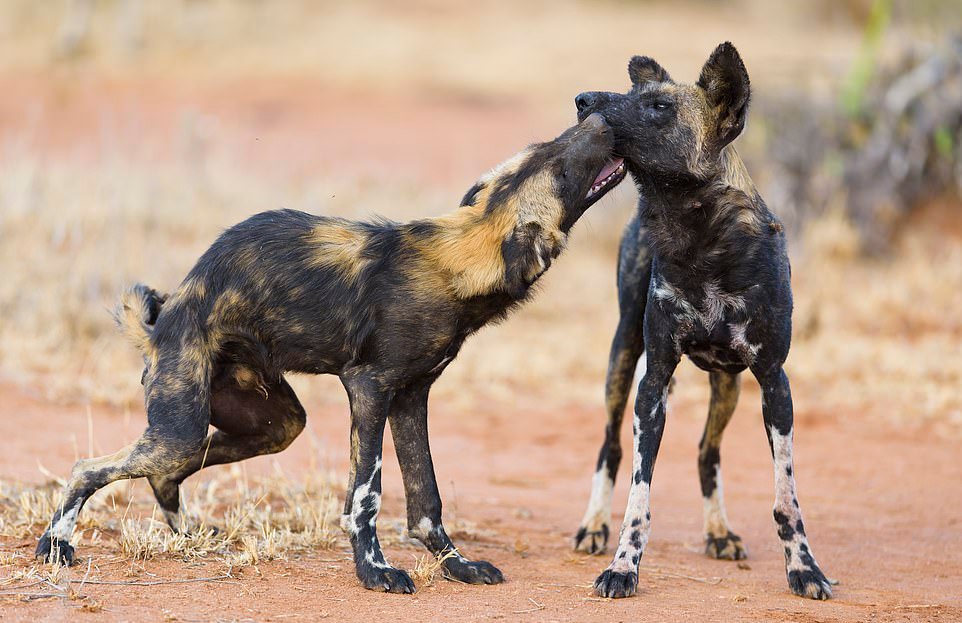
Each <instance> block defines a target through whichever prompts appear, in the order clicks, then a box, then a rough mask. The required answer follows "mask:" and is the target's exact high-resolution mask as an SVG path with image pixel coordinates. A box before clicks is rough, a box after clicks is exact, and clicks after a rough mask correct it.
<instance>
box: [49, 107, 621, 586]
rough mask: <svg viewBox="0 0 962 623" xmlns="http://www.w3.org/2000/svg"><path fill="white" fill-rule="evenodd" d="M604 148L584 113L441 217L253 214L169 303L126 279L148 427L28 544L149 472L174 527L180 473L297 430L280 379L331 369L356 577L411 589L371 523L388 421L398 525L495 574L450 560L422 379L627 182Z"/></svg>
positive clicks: (458, 567)
mask: <svg viewBox="0 0 962 623" xmlns="http://www.w3.org/2000/svg"><path fill="white" fill-rule="evenodd" d="M613 143H614V140H613V136H612V132H611V130H610V128H609V127H608V126H607V125H606V124H605V122H604V120H603V119H602V117H601V116H600V115H592V116H589V117H587V118H586V119H585V120H583V121H582V122H581V123H580V124H579V125H578V126H575V127H573V128H571V129H569V130H568V131H566V132H565V133H564V134H562V135H561V136H560V137H558V138H557V139H555V140H553V141H550V142H546V143H541V144H537V145H533V146H531V147H529V148H528V149H526V150H524V151H523V152H521V153H520V154H518V155H517V156H515V157H514V158H512V159H511V160H509V161H507V162H505V163H504V164H502V165H500V166H499V167H497V168H495V169H494V170H493V171H491V172H490V173H488V174H487V175H485V176H484V177H482V178H481V179H480V180H479V181H478V183H477V184H475V185H474V186H473V187H472V188H471V190H469V191H468V194H467V195H466V196H465V198H464V200H463V202H462V205H461V207H460V208H459V209H458V210H457V211H455V212H453V213H451V214H449V215H446V216H441V217H438V218H432V219H425V220H418V221H413V222H410V223H403V224H402V223H394V222H389V221H385V220H381V221H374V222H354V221H348V220H343V219H337V218H325V217H320V216H313V215H310V214H305V213H303V212H296V211H292V210H280V211H274V212H265V213H263V214H258V215H256V216H253V217H251V218H249V219H247V220H246V221H244V222H242V223H240V224H238V225H236V226H234V227H231V228H230V229H228V230H227V231H226V232H224V233H223V234H222V235H221V236H220V238H219V239H218V240H217V241H216V242H215V243H214V244H213V246H211V247H210V249H208V250H207V252H206V253H204V255H203V256H202V257H201V258H200V260H199V261H198V262H197V264H196V266H195V267H194V268H193V270H191V271H190V273H189V274H188V275H187V277H186V279H185V280H184V282H183V283H182V284H181V286H180V287H179V288H178V289H177V291H176V292H174V293H173V294H171V295H170V296H169V297H166V298H165V297H163V296H162V295H160V294H158V293H157V292H155V291H153V290H151V289H149V288H147V287H145V286H137V287H135V288H134V289H132V290H131V291H130V292H128V293H127V295H125V297H124V300H123V302H122V305H121V308H120V310H119V311H118V321H119V323H120V324H121V326H122V327H124V329H125V331H126V332H127V333H128V335H129V336H130V337H131V339H132V340H133V341H134V342H135V343H136V344H137V346H138V347H139V348H140V349H141V350H142V351H143V353H144V360H145V364H146V366H145V372H144V393H145V401H146V408H147V421H148V427H147V430H146V431H145V432H144V434H143V436H142V437H141V438H140V439H139V440H137V441H136V442H134V443H133V444H132V445H130V446H128V447H127V448H124V449H123V450H121V451H119V452H117V453H116V454H113V455H111V456H107V457H102V458H98V459H91V460H85V461H80V462H78V463H77V465H76V466H75V467H74V470H73V474H72V477H71V479H70V481H69V483H68V485H67V487H66V491H65V493H64V500H63V503H62V506H61V508H60V509H59V510H58V511H57V512H56V514H55V515H54V517H53V519H52V520H51V523H50V527H49V528H48V530H47V531H46V532H45V533H44V535H43V536H42V538H41V539H40V543H39V545H38V547H37V554H38V556H43V557H45V558H50V559H54V560H61V561H64V562H68V563H69V562H71V561H72V560H73V557H74V552H73V548H72V546H71V545H70V544H69V538H70V536H71V534H72V531H73V528H74V525H75V522H76V519H77V514H78V513H79V512H80V510H81V508H82V506H83V504H84V502H85V501H86V500H87V499H88V498H89V497H90V495H92V494H93V493H94V492H95V491H96V490H97V489H99V488H101V487H103V486H104V485H106V484H108V483H110V482H113V481H115V480H119V479H123V478H138V477H146V478H147V479H148V480H149V482H150V485H151V487H152V488H153V490H154V493H155V495H156V497H157V501H158V503H159V505H160V507H161V509H163V511H164V513H165V515H166V517H167V520H168V522H169V523H170V525H171V527H172V528H173V529H175V530H184V529H187V528H188V526H187V525H186V520H185V514H184V513H183V511H182V508H181V504H180V495H179V490H180V485H181V483H182V482H183V481H184V479H185V478H187V477H188V476H190V475H191V474H193V473H195V472H196V471H198V470H200V469H201V468H203V467H205V466H208V465H217V464H222V463H229V462H233V461H239V460H242V459H246V458H249V457H252V456H256V455H260V454H267V453H272V452H278V451H280V450H282V449H284V448H285V447H287V446H288V445H289V444H290V443H291V442H292V441H293V440H294V438H295V437H297V435H298V434H299V433H300V432H301V430H303V428H304V424H305V419H306V414H305V412H304V409H303V408H302V407H301V404H300V403H299V402H298V399H297V396H295V395H294V392H293V391H292V390H291V387H290V386H289V385H288V384H287V382H286V381H285V380H284V374H285V373H288V372H297V373H308V374H336V375H337V376H338V377H340V379H341V382H342V383H343V385H344V388H345V389H346V390H347V394H348V396H349V399H350V408H351V470H350V476H349V484H348V490H347V495H346V499H345V505H344V515H343V517H342V525H343V527H344V528H345V530H346V531H347V533H348V534H349V535H350V539H351V545H352V546H353V549H354V559H355V565H356V571H357V575H358V577H359V578H360V580H361V582H362V584H363V585H364V586H366V587H367V588H371V589H375V590H384V591H391V592H404V593H410V592H413V591H414V584H413V583H412V581H411V578H410V577H409V576H408V575H407V574H406V573H405V572H404V571H402V570H400V569H396V568H394V567H392V566H390V565H389V564H388V563H387V561H386V560H385V558H384V555H383V554H382V552H381V548H380V545H379V543H378V539H377V533H376V519H377V515H378V511H379V509H380V503H381V502H380V500H381V446H382V439H383V435H384V427H385V424H386V422H388V421H390V422H391V432H392V434H393V435H394V441H395V447H396V448H397V456H398V461H399V463H400V466H401V471H402V476H403V480H404V488H405V493H406V498H407V516H408V529H409V531H410V534H411V535H412V536H413V537H416V538H417V539H419V540H421V541H422V542H423V543H424V544H425V545H426V546H427V548H428V549H429V550H430V551H431V552H433V553H434V554H441V553H444V552H451V553H452V555H450V556H448V557H446V558H444V563H443V564H444V573H445V574H446V575H447V576H448V577H450V578H453V579H456V580H459V581H462V582H469V583H489V584H491V583H497V582H501V581H503V578H502V575H501V572H500V571H499V570H498V569H496V568H495V567H494V566H493V565H491V564H489V563H487V562H481V561H475V562H472V561H469V560H468V559H467V558H465V557H464V556H463V555H461V553H460V552H458V551H457V550H456V549H455V546H454V545H453V544H452V542H451V540H450V539H449V538H448V535H447V534H446V533H445V530H444V527H443V525H442V523H441V499H440V496H439V494H438V486H437V483H436V480H435V476H434V468H433V465H432V462H431V453H430V448H429V445H428V429H427V400H428V391H429V390H430V388H431V385H432V383H434V381H435V380H436V379H437V378H438V376H439V375H440V374H441V373H442V371H443V370H444V368H445V366H447V365H448V364H449V363H450V362H451V360H452V359H454V357H455V356H457V354H458V351H459V350H460V348H461V346H462V344H463V342H464V340H465V339H466V338H467V337H468V336H469V335H471V334H472V333H474V332H475V331H477V330H478V329H480V328H481V327H482V326H483V325H485V324H487V323H489V322H492V321H497V320H499V319H501V318H503V317H504V316H505V315H506V314H507V313H508V312H509V311H510V310H511V309H512V308H514V307H516V306H517V305H519V304H520V303H521V302H523V301H524V300H525V298H527V297H528V295H529V294H530V292H531V287H532V285H533V284H534V283H535V281H537V280H538V278H539V277H540V276H541V275H542V274H543V273H544V272H545V270H547V269H548V267H549V266H550V264H551V262H552V259H553V258H555V257H557V256H558V254H559V253H561V251H562V250H563V249H564V246H565V243H566V241H567V238H568V232H569V230H570V229H571V227H572V226H573V225H574V223H575V222H576V221H577V220H578V218H579V217H580V216H581V215H582V214H583V213H584V211H585V210H586V209H587V208H588V207H589V206H591V205H592V204H593V203H594V202H595V201H597V200H598V199H599V198H600V197H601V196H603V195H604V194H605V192H607V191H608V190H609V189H610V188H612V187H614V186H615V185H617V183H618V182H620V181H621V179H622V178H623V177H624V175H625V169H624V165H623V163H621V162H620V161H616V160H613V159H612V156H611V153H612V147H613ZM209 426H213V427H214V429H215V430H214V432H213V433H211V434H210V435H208V428H209Z"/></svg>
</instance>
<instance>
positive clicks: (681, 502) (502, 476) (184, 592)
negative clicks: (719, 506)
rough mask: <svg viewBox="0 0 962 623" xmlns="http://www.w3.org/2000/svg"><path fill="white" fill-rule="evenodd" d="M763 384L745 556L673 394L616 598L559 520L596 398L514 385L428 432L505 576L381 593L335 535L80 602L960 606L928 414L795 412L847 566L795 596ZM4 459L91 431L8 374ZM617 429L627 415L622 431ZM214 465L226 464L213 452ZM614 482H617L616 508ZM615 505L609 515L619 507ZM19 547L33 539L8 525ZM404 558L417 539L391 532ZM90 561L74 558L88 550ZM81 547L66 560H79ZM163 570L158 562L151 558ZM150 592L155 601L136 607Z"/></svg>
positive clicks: (956, 515) (528, 611)
mask: <svg viewBox="0 0 962 623" xmlns="http://www.w3.org/2000/svg"><path fill="white" fill-rule="evenodd" d="M758 399H759V396H758V393H757V389H756V388H754V387H752V388H746V391H745V392H744V396H743V399H742V404H741V406H740V407H739V411H738V413H737V414H736V416H735V418H734V421H733V422H732V425H731V427H730V429H729V432H728V435H727V437H726V440H725V444H724V447H723V456H724V459H723V460H724V465H725V477H726V482H725V485H726V494H727V497H728V507H729V515H730V517H731V520H732V523H733V525H734V527H735V529H736V530H738V531H740V532H741V534H742V536H743V538H744V539H745V542H746V544H747V545H748V547H749V551H750V558H749V561H748V565H742V567H739V566H738V565H737V564H736V563H732V562H722V561H717V560H710V559H708V558H706V557H704V556H703V555H702V554H701V553H700V551H699V549H700V547H699V542H700V526H701V518H700V513H701V510H700V507H701V504H700V496H699V493H698V481H697V474H696V470H695V456H696V455H695V447H696V443H697V439H698V436H699V433H700V426H701V424H702V414H703V412H704V409H705V405H704V404H699V403H697V402H689V403H685V402H681V401H676V402H675V403H674V404H672V408H671V410H670V411H671V413H670V415H669V424H668V427H667V430H666V434H665V440H664V445H663V447H662V452H661V455H660V456H659V462H658V466H657V469H656V473H655V480H654V486H653V509H654V517H655V519H654V528H653V533H652V540H651V545H650V549H649V551H648V553H647V554H646V556H645V559H644V560H643V562H642V572H641V587H640V591H639V594H638V596H636V597H634V598H632V599H627V600H618V601H609V600H601V599H598V598H596V597H594V596H593V595H592V591H591V589H590V584H591V582H592V581H593V579H594V577H595V576H596V575H597V573H598V572H600V571H601V569H603V567H604V566H605V565H606V564H607V560H606V559H605V558H603V557H589V556H584V555H581V554H574V553H572V552H571V551H570V541H569V537H570V535H571V533H572V532H573V531H574V529H575V528H576V527H577V525H578V520H579V519H580V515H581V513H582V510H583V504H584V502H585V500H586V498H587V490H588V481H589V476H590V472H591V468H592V463H593V457H594V454H595V451H596V445H597V441H598V440H599V437H600V432H601V418H602V413H601V411H600V409H599V410H598V411H591V412H580V411H563V410H540V409H538V408H537V407H533V408H532V407H526V408H523V409H521V410H523V411H525V413H517V412H516V411H517V410H518V409H515V408H513V407H512V406H511V405H507V404H490V405H483V406H479V407H478V408H476V409H472V410H470V411H468V412H455V411H453V410H451V409H446V408H445V406H444V405H433V413H432V415H433V418H432V435H433V437H432V445H433V447H434V451H435V461H436V465H437V470H438V474H439V482H440V483H441V487H442V492H443V497H444V499H445V502H446V513H448V514H449V515H450V513H452V512H455V513H456V514H457V516H458V517H460V518H463V519H467V520H471V521H473V522H476V523H477V525H478V528H479V529H480V531H482V534H483V535H484V536H482V537H479V538H475V539H472V540H469V541H462V543H461V546H462V548H463V550H465V551H466V552H467V554H468V555H470V556H473V557H477V558H484V559H488V560H491V561H493V562H495V563H496V564H498V565H499V566H500V568H501V569H502V570H503V571H504V573H505V576H506V578H507V583H505V584H504V585H501V586H487V587H477V586H465V585H460V584H456V583H451V582H446V581H444V580H440V579H439V580H437V581H436V582H435V584H434V585H433V586H430V587H427V588H424V589H422V590H421V591H420V592H419V593H417V594H416V595H414V596H398V595H384V594H375V593H371V592H368V591H365V590H363V589H362V588H360V586H359V585H358V583H357V581H356V580H355V578H354V576H353V571H352V566H351V563H350V560H349V559H350V554H349V551H348V550H347V549H346V547H345V544H346V542H342V543H340V544H339V546H338V547H337V548H336V549H335V550H333V551H318V552H317V553H315V554H311V555H304V556H299V557H297V558H294V559H291V560H287V561H275V562H269V563H261V564H259V565H258V566H257V567H256V570H255V569H251V568H247V569H244V570H243V571H241V572H237V573H236V574H235V575H236V576H237V577H236V579H235V580H232V581H226V582H206V583H196V584H191V585H189V586H190V588H189V590H188V589H185V586H184V585H161V586H150V587H136V586H110V585H95V584H87V585H86V586H85V587H84V588H83V592H84V594H86V595H88V596H89V599H90V600H94V601H95V602H97V603H99V604H101V605H102V606H103V608H104V610H103V611H102V612H100V613H89V614H85V615H81V616H84V618H85V619H90V620H160V619H162V618H164V617H167V620H181V621H198V620H265V621H267V620H274V621H282V620H299V619H300V620H313V619H316V618H320V617H329V618H331V619H332V620H367V619H369V618H372V617H377V618H378V619H379V620H385V619H393V620H405V621H418V620H453V619H454V618H455V617H457V619H458V620H487V619H505V620H528V621H554V620H557V621H562V620H565V621H628V620H632V621H635V620H665V619H666V617H670V618H671V620H679V621H681V620H715V621H723V620H724V621H736V620H737V621H742V620H744V621H866V620H878V621H914V620H923V621H950V620H962V558H960V556H959V554H958V552H959V551H960V550H962V529H960V527H962V506H960V505H959V503H958V500H959V498H960V496H962V463H960V461H959V460H958V448H957V444H955V443H952V442H950V441H947V440H944V439H941V438H939V437H937V436H934V435H933V434H930V433H926V432H924V431H915V432H912V433H907V432H905V431H904V430H899V429H894V428H887V427H874V428H872V429H870V430H869V429H866V428H865V427H864V426H861V425H859V424H858V423H854V422H853V423H851V424H849V423H845V422H844V421H843V422H842V423H841V424H840V425H835V424H831V425H829V424H828V423H827V421H826V418H824V417H822V416H821V415H820V414H818V413H811V412H804V411H803V412H801V413H799V414H798V432H797V473H798V475H799V486H800V494H801V501H802V507H803V509H804V511H805V512H806V525H807V526H809V533H810V536H811V539H812V543H813V547H814V549H815V551H816V553H817V555H818V558H819V561H820V562H821V563H822V566H823V568H824V569H825V570H826V571H827V572H828V574H829V575H830V576H831V577H833V578H837V579H838V580H839V582H840V583H839V585H838V586H837V587H836V590H835V594H836V598H835V599H834V600H832V601H830V602H826V603H816V602H809V601H806V600H803V599H800V598H797V597H794V596H792V595H791V594H790V593H789V592H788V589H787V585H786V582H785V576H784V570H783V563H782V555H781V552H780V550H779V546H778V541H777V538H776V535H775V530H774V527H773V523H772V521H771V511H770V508H771V498H772V476H771V467H770V461H769V455H768V450H767V446H766V442H765V437H764V433H763V429H762V427H761V416H760V409H759V407H758V404H759V401H758ZM0 403H2V404H3V409H2V410H3V414H2V417H0V438H3V439H7V440H10V439H16V440H17V443H16V444H9V443H8V444H5V448H4V453H3V455H2V457H0V473H3V474H5V475H8V476H10V477H13V478H17V479H22V480H26V481H39V480H42V477H41V476H39V474H38V470H37V468H36V465H37V463H38V461H39V462H42V464H43V465H44V467H45V468H47V469H49V470H51V471H52V472H54V473H58V474H63V473H66V472H67V471H68V470H69V467H70V465H71V463H72V461H73V456H74V442H73V441H72V440H76V442H77V443H79V444H80V447H81V448H85V447H86V443H87V439H88V433H87V430H88V418H87V414H86V410H85V409H84V408H64V407H57V406H52V405H50V404H46V403H44V402H41V401H39V400H37V399H34V398H31V397H28V396H26V395H24V394H23V393H21V392H19V391H17V390H13V389H11V388H3V389H2V393H0ZM308 407H309V412H311V418H310V420H309V426H310V427H311V429H312V431H313V434H314V435H315V436H316V438H317V439H318V440H319V441H320V442H321V446H322V447H325V448H328V449H329V457H330V460H331V464H332V465H333V466H335V467H336V468H338V469H340V470H341V471H342V472H343V470H346V460H347V455H346V450H347V443H346V439H347V437H348V418H347V414H346V411H345V410H340V409H328V410H317V409H311V408H310V405H308ZM92 421H93V430H94V439H95V441H96V445H95V449H96V450H97V451H98V452H99V451H101V449H102V450H106V451H109V450H111V449H113V448H115V447H119V446H120V445H121V444H122V443H123V442H124V441H126V440H129V439H130V438H132V437H134V436H136V435H137V434H138V433H139V431H140V429H141V427H142V420H141V419H140V417H139V415H137V414H134V415H133V417H131V416H130V415H129V414H124V413H123V412H121V411H117V410H110V409H106V408H94V409H93V410H92ZM627 434H628V430H627V427H626V430H625V435H626V439H625V442H626V443H627V442H628V440H627ZM309 446H310V444H309V442H308V440H307V436H302V437H301V438H300V439H299V440H298V441H297V442H295V444H294V445H293V446H292V447H291V448H290V449H289V450H288V451H287V452H285V453H284V454H282V455H280V456H278V457H276V458H261V459H256V460H254V461H251V462H250V463H251V465H250V469H252V470H257V469H262V470H266V469H268V468H269V466H270V465H271V464H272V461H274V460H276V461H278V462H279V464H280V465H281V466H282V467H283V469H284V470H285V471H288V472H291V471H296V470H298V469H304V468H306V467H307V464H308V455H309V454H310V452H311V449H310V447H309ZM386 456H387V457H388V459H387V460H386V461H385V475H384V481H385V482H384V489H385V507H384V515H383V516H384V517H395V518H396V517H399V516H403V493H402V492H403V489H402V487H401V483H400V476H399V472H398V468H397V464H396V461H394V459H393V455H392V450H391V448H390V447H388V448H387V449H386ZM214 469H223V468H214ZM625 498H626V485H625V483H624V482H620V483H619V487H618V490H617V491H616V502H615V509H616V513H617V511H618V510H619V509H622V508H623V504H624V501H625ZM617 520H618V517H617V516H616V522H617ZM2 543H3V548H4V549H7V548H10V549H11V550H12V551H24V552H29V551H30V550H31V549H32V548H33V547H34V542H33V541H32V540H26V541H11V540H9V539H6V540H4V541H2ZM80 553H81V555H82V556H91V557H92V566H91V568H92V570H93V571H92V572H91V575H90V578H91V579H96V580H98V581H110V580H122V581H128V580H130V579H131V578H130V577H129V567H130V563H129V562H125V561H123V560H122V559H121V558H120V557H118V556H117V553H118V552H117V549H116V547H115V546H113V545H111V544H110V541H109V539H108V540H107V541H106V544H105V545H103V546H101V547H95V548H88V549H86V550H84V551H82V552H80ZM387 553H388V555H389V557H390V558H391V559H392V560H393V561H395V563H396V564H399V565H401V566H406V567H411V566H412V565H411V556H412V555H413V554H415V553H420V552H415V551H414V550H412V549H410V548H399V547H395V548H388V552H387ZM82 564H83V565H86V561H84V562H83V563H82ZM85 568H86V567H85V566H82V567H77V568H75V569H73V570H72V571H71V573H72V574H73V575H74V576H76V577H81V576H82V575H83V571H84V570H85ZM222 572H223V567H222V565H221V564H217V563H206V564H205V563H182V562H176V561H161V560H158V561H151V562H148V563H147V564H146V565H144V566H143V567H142V568H141V569H140V571H139V573H138V577H137V579H144V580H150V579H163V578H191V577H193V578H201V577H210V576H217V575H219V574H221V573H222ZM154 574H155V575H156V577H155V575H154ZM82 603H83V602H82V601H69V600H59V599H49V600H40V601H35V602H32V603H20V602H13V601H6V602H4V607H3V609H2V610H0V618H2V619H3V620H9V621H27V620H38V619H39V620H60V619H63V618H66V617H68V616H71V615H72V614H73V613H76V612H78V609H79V608H80V607H81V604H82ZM147 612H149V614H146V615H145V613H147Z"/></svg>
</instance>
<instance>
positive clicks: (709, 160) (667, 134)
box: [575, 43, 751, 183]
mask: <svg viewBox="0 0 962 623" xmlns="http://www.w3.org/2000/svg"><path fill="white" fill-rule="evenodd" d="M628 75H629V77H630V78H631V84H632V88H631V90H630V91H629V92H628V93H625V94H619V93H607V92H600V91H593V92H585V93H581V94H580V95H578V96H577V97H576V98H575V105H576V106H577V108H578V118H579V119H585V118H587V117H589V116H591V115H593V114H596V113H600V114H601V115H603V116H604V118H605V120H606V121H607V122H608V124H609V125H610V126H611V128H612V130H613V131H614V133H615V139H616V140H615V143H616V144H615V151H616V153H617V154H619V155H620V156H623V157H624V158H625V160H626V162H627V164H628V169H629V170H630V171H631V172H632V173H633V174H634V175H635V177H636V179H637V178H638V177H639V176H644V177H654V178H663V179H670V180H672V181H675V182H677V183H684V182H685V181H686V180H691V179H694V180H706V179H708V178H710V177H711V176H712V175H713V174H714V173H715V172H716V170H717V167H718V165H719V161H720V155H721V153H722V150H723V149H724V148H725V146H726V145H728V144H729V143H731V142H732V141H733V140H735V139H736V138H737V137H738V135H739V134H741V132H742V130H743V129H744V128H745V119H746V117H747V114H748V101H749V98H750V95H751V88H750V85H749V81H748V72H747V71H746V70H745V65H744V63H742V59H741V57H740V56H739V54H738V51H737V50H736V49H735V46H733V45H732V44H731V43H723V44H721V45H719V46H718V47H717V48H715V51H714V52H712V54H711V56H710V57H709V58H708V61H707V62H706V63H705V65H704V67H702V70H701V75H700V76H699V78H698V82H696V83H695V84H693V85H687V84H678V83H676V82H675V81H674V80H672V79H671V76H669V75H668V72H667V71H665V69H664V68H663V67H662V66H661V65H659V64H658V63H657V62H655V61H654V60H653V59H651V58H649V57H647V56H635V57H634V58H632V59H631V61H630V62H629V63H628Z"/></svg>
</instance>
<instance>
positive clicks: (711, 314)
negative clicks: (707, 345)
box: [654, 279, 745, 332]
mask: <svg viewBox="0 0 962 623" xmlns="http://www.w3.org/2000/svg"><path fill="white" fill-rule="evenodd" d="M654 293H655V297H656V298H658V299H661V300H663V301H668V302H670V303H673V304H674V305H676V306H677V307H678V308H679V309H680V310H681V314H680V315H676V316H675V318H676V320H697V321H698V322H700V323H701V325H702V326H703V327H705V330H706V331H708V332H711V330H712V329H714V328H715V325H717V324H718V323H719V322H720V321H721V320H722V319H723V318H724V317H725V312H727V311H729V310H731V311H744V310H745V299H744V298H743V297H741V296H738V295H735V294H729V293H728V292H725V291H723V290H722V289H721V286H720V285H719V284H718V282H717V281H709V282H708V283H706V284H705V298H704V299H703V300H702V304H701V309H697V308H696V307H695V306H694V305H693V304H692V303H691V302H690V301H689V300H687V299H686V298H685V295H684V293H683V292H682V291H681V290H679V289H678V288H676V287H675V286H673V285H671V284H670V283H668V282H667V281H665V280H664V279H662V280H660V281H659V282H658V285H657V286H656V287H655V290H654Z"/></svg>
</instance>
